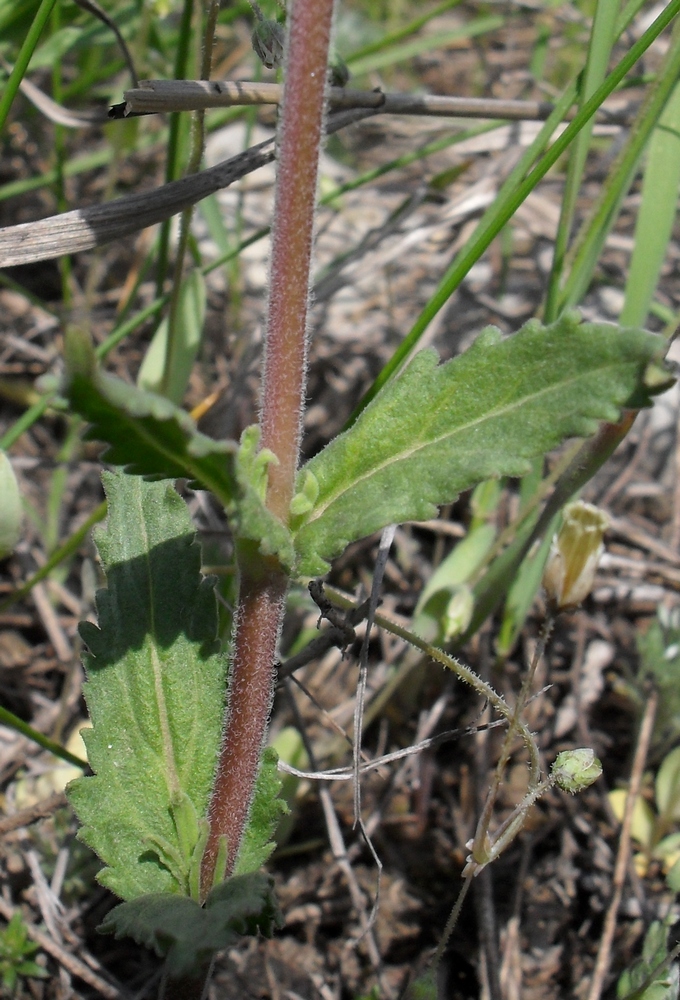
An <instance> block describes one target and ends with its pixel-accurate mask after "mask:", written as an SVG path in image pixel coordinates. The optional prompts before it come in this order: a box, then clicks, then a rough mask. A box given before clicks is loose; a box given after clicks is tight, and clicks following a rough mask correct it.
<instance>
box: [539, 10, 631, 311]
mask: <svg viewBox="0 0 680 1000" xmlns="http://www.w3.org/2000/svg"><path fill="white" fill-rule="evenodd" d="M617 11H618V3H617V2H616V0H598V4H597V7H596V9H595V17H594V19H593V27H592V31H591V35H590V44H589V46H588V58H587V61H586V68H585V71H584V74H583V80H582V84H581V88H580V92H579V104H580V106H583V104H584V102H585V101H586V100H587V99H588V98H589V97H590V96H591V95H592V94H593V93H594V91H595V90H597V88H598V87H599V86H600V85H601V84H602V81H603V80H604V79H605V77H606V75H607V67H608V65H609V59H610V57H611V51H612V45H613V42H614V37H615V35H614V31H615V22H616V15H617ZM593 125H594V121H593V119H592V118H591V119H590V121H589V122H587V123H586V124H585V125H584V127H583V128H582V129H581V131H580V132H579V134H578V135H577V136H576V139H575V140H574V144H573V146H572V148H571V151H570V156H569V165H568V167H567V177H566V180H565V184H564V194H563V196H562V207H561V211H560V221H559V225H558V228H557V236H556V239H555V252H554V257H553V266H552V269H551V273H550V281H549V285H548V294H547V298H546V307H545V316H544V318H545V321H546V322H548V323H550V322H552V320H554V319H555V318H556V315H557V311H556V310H557V299H558V295H559V285H560V278H561V275H562V267H563V264H564V256H565V253H566V250H567V244H568V241H569V234H570V233H571V229H572V225H573V221H574V211H575V209H576V200H577V198H578V195H579V191H580V189H581V184H582V182H583V168H584V166H585V162H586V157H587V155H588V149H589V147H590V140H591V138H592V132H593Z"/></svg>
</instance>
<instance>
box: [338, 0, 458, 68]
mask: <svg viewBox="0 0 680 1000" xmlns="http://www.w3.org/2000/svg"><path fill="white" fill-rule="evenodd" d="M461 3H462V0H444V3H440V4H439V6H438V7H435V8H434V9H433V10H430V11H428V12H427V13H426V14H421V15H420V17H416V18H415V20H413V21H410V22H409V23H408V24H407V25H405V26H404V27H403V28H400V29H399V30H398V31H394V32H393V33H392V34H391V35H386V36H385V37H384V38H379V39H378V40H377V41H376V42H371V43H370V44H369V45H364V46H362V48H360V49H357V51H356V52H353V53H352V55H351V56H350V57H349V58H350V59H356V60H359V59H364V58H366V56H371V55H373V53H374V52H382V51H383V50H384V49H386V48H389V47H390V46H391V45H395V44H397V42H401V41H403V39H404V38H409V37H410V35H415V33H416V31H420V29H421V28H423V27H424V26H425V25H426V24H427V23H428V22H429V21H431V20H432V19H433V18H435V17H438V16H439V15H440V14H443V13H444V12H445V11H447V10H451V8H452V7H458V6H459V4H461Z"/></svg>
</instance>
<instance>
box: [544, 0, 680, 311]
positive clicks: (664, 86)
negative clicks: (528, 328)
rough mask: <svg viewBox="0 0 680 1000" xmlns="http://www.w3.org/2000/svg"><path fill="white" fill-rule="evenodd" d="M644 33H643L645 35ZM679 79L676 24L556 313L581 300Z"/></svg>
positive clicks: (573, 258) (585, 231) (579, 245)
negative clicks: (659, 67) (655, 128)
mask: <svg viewBox="0 0 680 1000" xmlns="http://www.w3.org/2000/svg"><path fill="white" fill-rule="evenodd" d="M674 6H675V5H674V4H673V3H671V4H669V6H668V7H666V9H665V11H664V14H667V13H668V12H670V10H671V8H672V7H674ZM676 13H677V10H674V11H673V14H676ZM662 16H663V15H662ZM654 23H655V24H656V23H657V22H654ZM652 27H654V25H652ZM648 30H651V29H648ZM647 33H648V32H645V35H646V34H647ZM642 37H643V38H644V37H645V36H644V35H643V36H642ZM640 41H642V39H640ZM634 48H635V46H633V49H634ZM633 49H631V52H632V51H633ZM679 76H680V27H679V26H678V24H677V23H676V25H675V26H674V29H673V35H672V38H671V45H670V48H669V50H668V52H667V53H666V56H665V58H664V64H663V67H662V70H661V71H660V72H659V74H658V75H657V77H656V79H655V80H654V81H653V82H652V83H651V84H650V86H649V89H648V91H647V95H646V97H645V100H644V102H643V104H642V107H641V108H640V109H639V111H638V113H637V115H636V117H635V121H634V122H633V125H632V126H631V129H630V134H629V138H628V141H627V142H626V145H625V146H624V148H623V149H622V150H621V152H620V154H619V156H618V157H617V158H616V161H615V163H614V165H613V166H612V168H611V169H610V171H609V174H608V176H607V179H606V181H605V183H604V185H603V187H602V191H601V193H600V195H599V197H598V200H597V202H596V204H595V205H594V206H593V210H592V212H591V214H590V216H589V218H588V219H587V220H586V221H585V222H584V224H583V226H582V227H581V231H580V232H579V234H578V236H577V238H576V240H575V242H574V244H573V246H572V248H571V250H570V253H569V259H568V263H569V264H570V265H571V270H570V273H569V277H568V278H567V280H566V281H565V284H564V289H563V292H562V295H561V298H560V303H559V310H558V311H562V310H564V309H568V308H571V307H572V306H574V305H576V304H577V303H578V302H580V301H581V299H582V298H583V296H584V294H585V292H586V290H587V288H588V285H589V284H590V280H591V277H592V274H593V271H594V269H595V266H596V264H597V261H598V259H599V256H600V253H601V251H602V247H603V246H604V242H605V240H606V238H607V235H608V233H609V232H610V231H611V228H612V226H613V225H614V222H615V220H616V217H617V215H618V212H619V208H620V206H621V203H622V202H623V199H624V198H625V196H626V194H627V192H628V190H629V189H630V185H631V184H632V182H633V179H634V177H635V172H636V170H637V167H638V163H639V161H640V157H641V155H642V153H643V151H644V148H645V146H646V144H647V142H648V140H649V137H650V134H651V132H652V130H653V129H654V127H655V126H656V124H657V122H658V121H659V118H660V116H661V114H662V112H663V109H664V107H665V106H666V103H667V101H668V99H669V97H670V95H671V93H672V92H673V89H674V87H675V84H676V81H677V80H678V77H679ZM610 79H611V77H610Z"/></svg>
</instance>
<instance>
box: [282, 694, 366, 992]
mask: <svg viewBox="0 0 680 1000" xmlns="http://www.w3.org/2000/svg"><path fill="white" fill-rule="evenodd" d="M285 690H286V694H287V695H288V701H289V703H290V706H291V709H292V711H293V715H294V717H295V723H296V726H297V729H298V732H299V733H300V736H301V737H302V742H303V744H304V747H305V750H306V752H307V756H308V758H309V762H310V764H311V765H312V767H314V768H315V767H316V756H315V754H314V747H313V746H312V744H311V741H310V739H309V736H308V735H307V730H306V728H305V724H304V721H303V719H302V716H301V715H300V711H299V709H298V706H297V702H296V701H295V698H294V697H293V692H292V690H291V685H290V681H286V684H285ZM319 799H320V801H321V808H322V809H323V815H324V822H325V824H326V831H327V833H328V842H329V844H330V848H331V853H332V854H333V858H334V859H335V862H336V864H337V865H338V867H339V868H340V870H341V871H342V873H343V874H344V876H345V878H346V879H347V884H348V886H349V891H350V896H351V897H352V904H353V906H354V909H355V910H356V912H357V915H358V917H359V922H360V924H361V929H362V934H361V937H362V938H364V937H365V938H366V947H367V950H368V957H369V959H370V962H371V965H372V966H373V969H374V970H375V972H376V974H377V975H378V977H379V978H380V970H381V966H382V961H381V958H380V951H379V949H378V945H377V942H376V939H375V935H374V933H373V923H374V921H375V907H374V909H373V912H372V913H371V915H370V916H368V914H367V913H366V902H365V899H364V894H363V892H362V890H361V887H360V885H359V883H358V882H357V879H356V875H355V874H354V869H353V868H352V863H351V861H350V858H349V855H348V853H347V847H346V845H345V840H344V837H343V835H342V830H341V829H340V824H339V822H338V817H337V816H336V814H335V807H334V805H333V799H332V797H331V794H330V789H329V788H327V787H326V786H325V785H321V787H320V788H319Z"/></svg>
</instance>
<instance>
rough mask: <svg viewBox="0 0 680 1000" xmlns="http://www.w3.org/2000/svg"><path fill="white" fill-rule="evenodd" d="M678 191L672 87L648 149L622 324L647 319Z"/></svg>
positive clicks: (677, 107)
mask: <svg viewBox="0 0 680 1000" xmlns="http://www.w3.org/2000/svg"><path fill="white" fill-rule="evenodd" d="M679 186H680V84H676V86H675V89H674V90H673V93H672V95H671V97H670V99H669V101H668V104H667V105H666V107H665V108H664V111H663V114H662V115H661V118H660V119H659V124H658V126H657V128H655V129H654V132H653V133H652V138H651V140H650V144H649V152H648V156H647V165H646V168H645V176H644V181H643V185H642V202H641V205H640V211H639V212H638V217H637V222H636V225H635V247H634V249H633V256H632V258H631V262H630V269H629V271H628V280H627V282H626V299H625V302H624V306H623V311H622V313H621V322H622V323H626V324H634V325H638V324H642V323H644V321H645V319H646V317H647V313H648V312H649V307H650V304H651V301H652V296H653V295H654V290H655V288H656V285H657V282H658V280H659V274H660V273H661V267H662V265H663V261H664V257H665V255H666V250H667V248H668V243H669V241H670V238H671V233H672V231H673V223H674V221H675V218H676V213H677V203H678V187H679Z"/></svg>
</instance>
